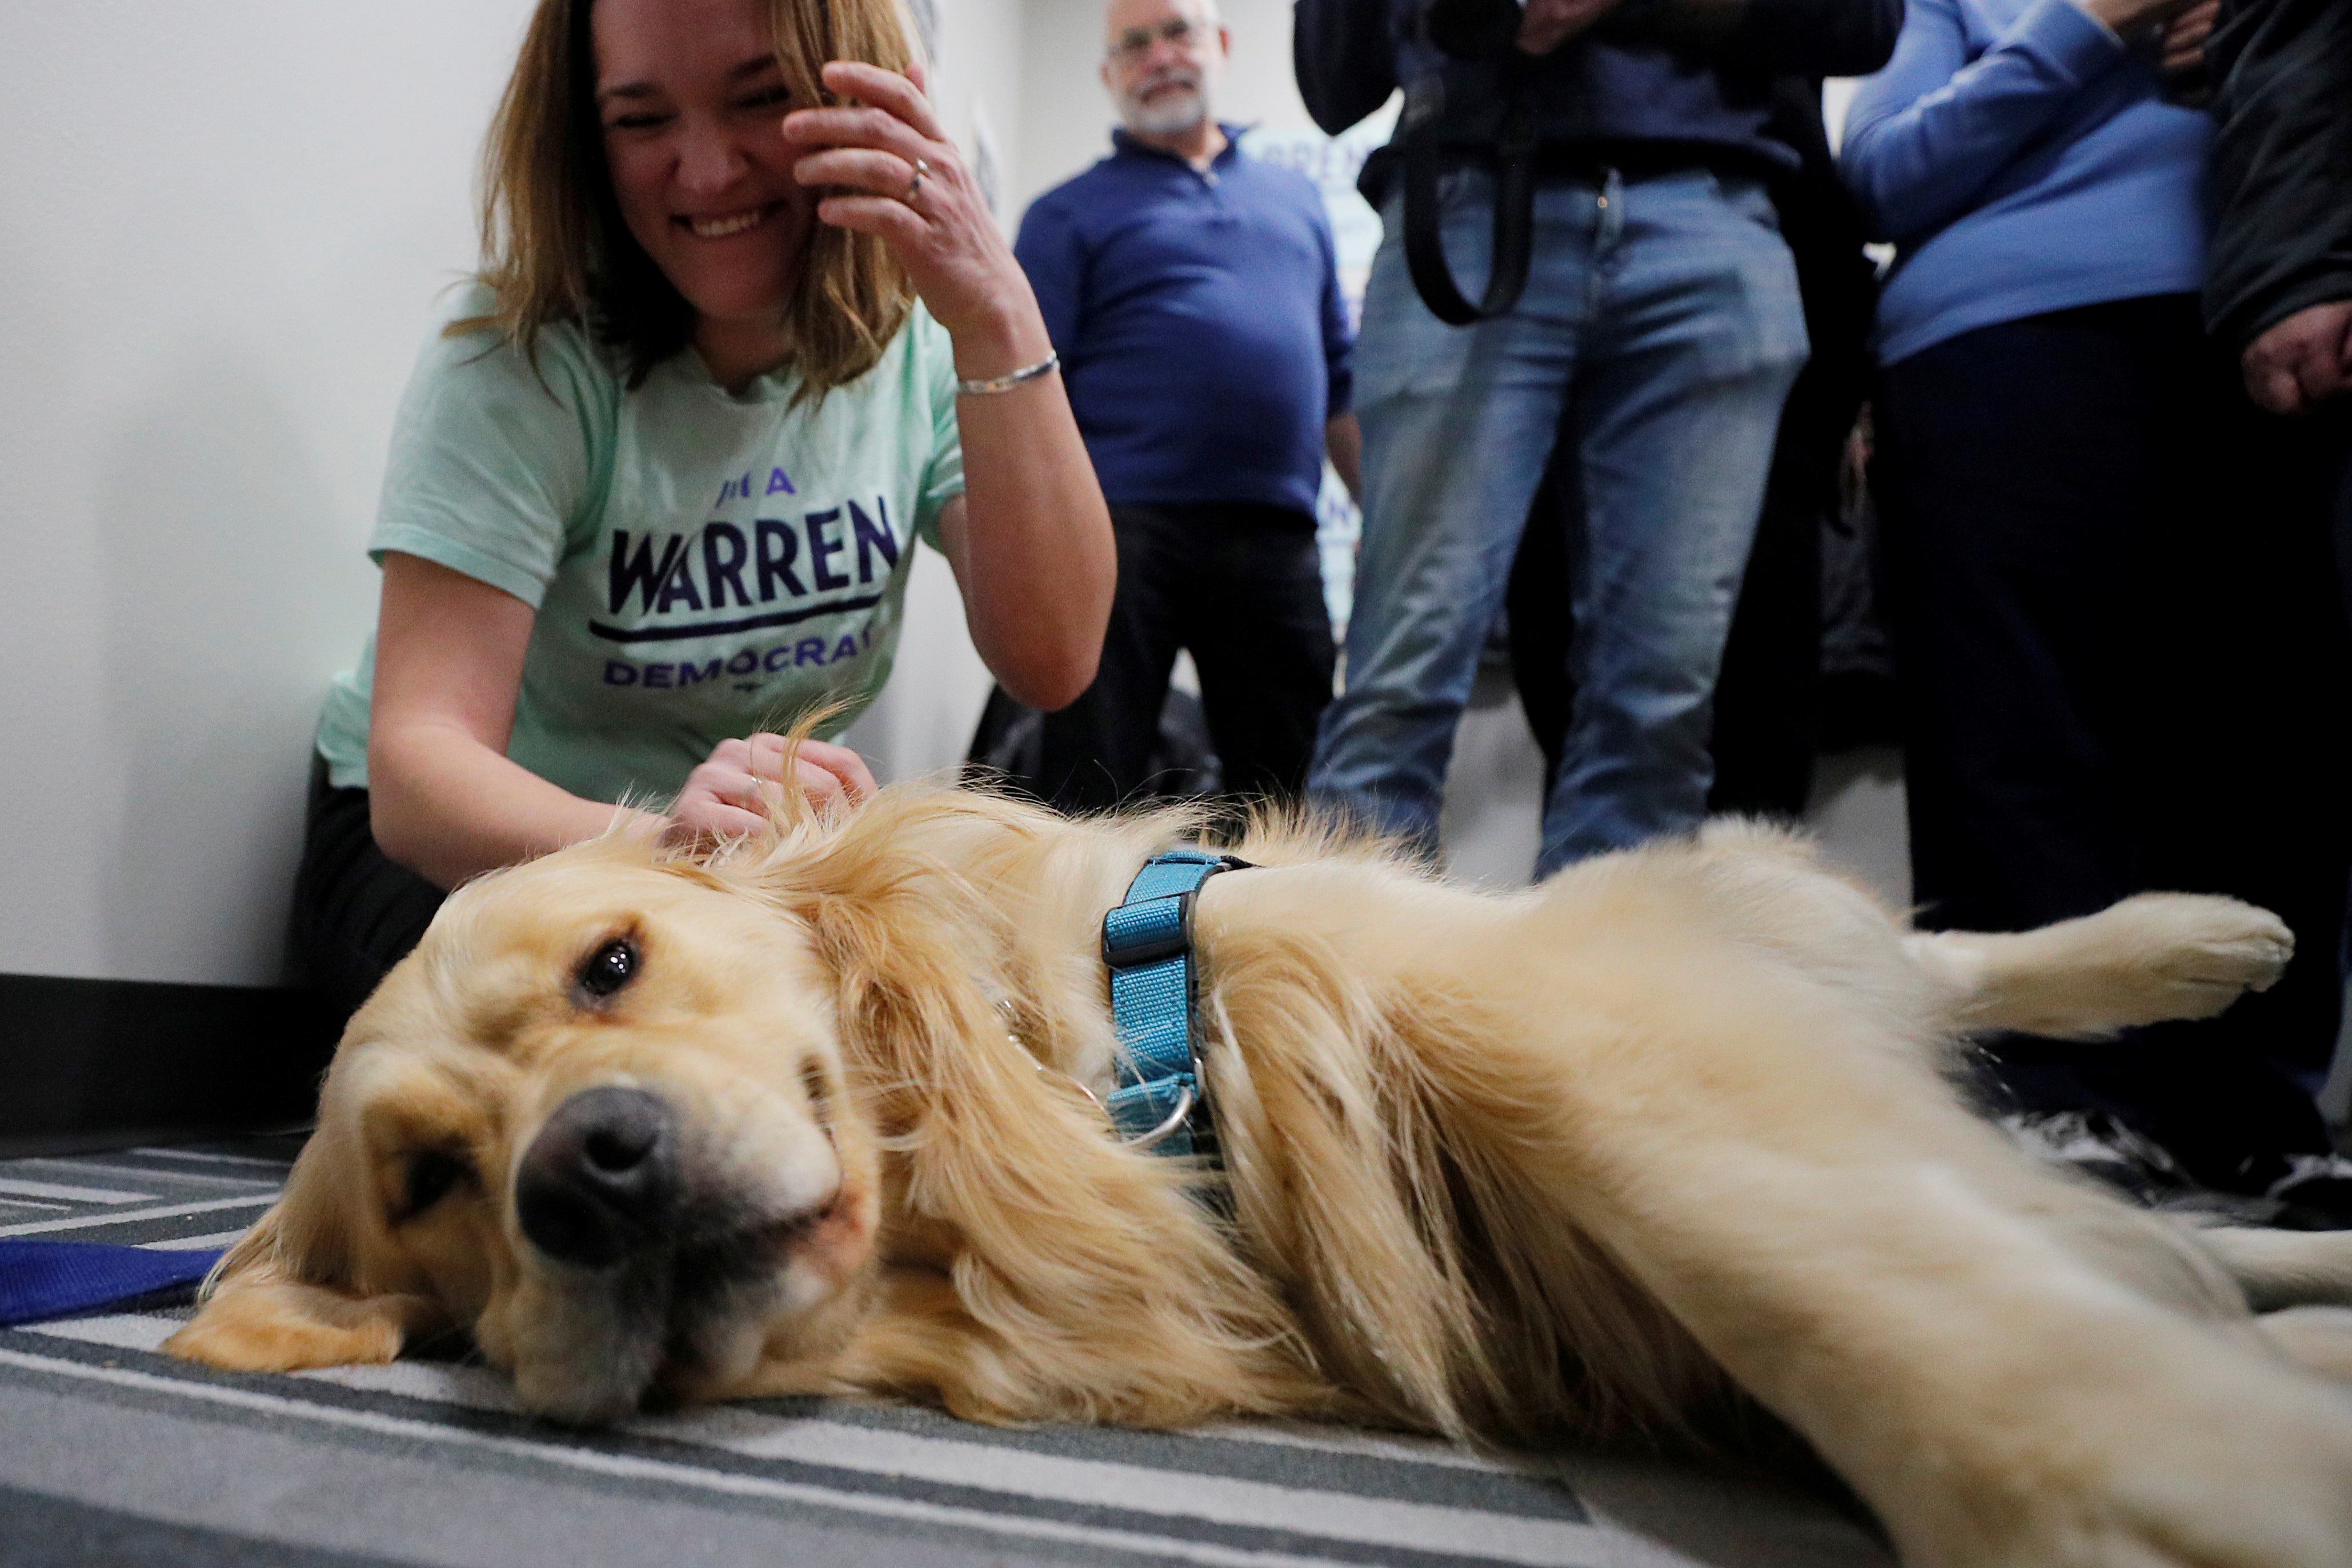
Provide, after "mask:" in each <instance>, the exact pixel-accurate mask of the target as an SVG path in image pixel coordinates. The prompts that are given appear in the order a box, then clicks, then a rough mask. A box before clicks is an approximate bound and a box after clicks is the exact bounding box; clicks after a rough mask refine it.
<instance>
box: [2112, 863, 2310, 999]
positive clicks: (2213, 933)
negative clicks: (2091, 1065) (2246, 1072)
mask: <svg viewBox="0 0 2352 1568" xmlns="http://www.w3.org/2000/svg"><path fill="white" fill-rule="evenodd" d="M2095 919H2097V920H2098V921H2099V922H2100V923H2101V924H2102V925H2110V924H2111V925H2113V927H2114V930H2113V932H2112V935H2113V936H2115V937H2116V938H2117V939H2118V940H2119V941H2120V942H2121V943H2122V944H2123V945H2124V946H2123V949H2122V951H2121V952H2119V953H2118V954H2117V957H2118V958H2119V960H2120V961H2121V963H2122V965H2123V966H2124V967H2126V968H2127V969H2128V970H2130V971H2132V973H2133V977H2134V979H2135V980H2136V981H2137V984H2135V985H2134V986H2133V987H2132V989H2133V990H2134V991H2135V992H2137V999H2138V1001H2139V1003H2140V1007H2139V1008H2138V1009H2135V1010H2137V1012H2139V1014H2140V1016H2138V1017H2136V1018H2131V1019H2122V1020H2119V1021H2124V1022H2130V1023H2158V1022H2161V1021H2162V1020H2164V1019H2201V1018H2210V1017H2212V1016H2213V1015H2214V1014H2215V1013H2218V1012H2220V1011H2221V1009H2224V1008H2226V1007H2228V1006H2229V1005H2230V1004H2231V1002H2234V1001H2236V1000H2237V999H2238V998H2240V997H2241V996H2243V995H2244V994H2245V993H2246V992H2248V991H2265V990H2268V989H2269V988H2271V987H2272V985H2273V984H2274V983H2275V982H2276V981H2277V979H2278V977H2279V976H2280V975H2281V974H2283V973H2284V972H2285V969H2286V966H2287V960H2288V959H2290V958H2292V957H2294V932H2292V931H2289V930H2288V929H2287V927H2286V922H2284V921H2283V920H2281V919H2280V918H2279V917H2278V916H2277V915H2273V914H2272V913H2271V912H2270V911H2269V910H2267V909H2257V908H2255V907H2254V906H2253V905H2252V904H2242V903H2240V902H2239V901H2238V900H2236V899H2234V898H2222V897H2220V896H2217V895H2215V894H2202V893H2143V894H2138V895H2137V896H2136V897H2132V898H2126V899H2125V900H2124V901H2123V902H2122V903H2121V904H2116V905H2115V906H2114V907H2113V908H2111V909H2109V910H2107V911H2106V912H2105V914H2104V915H2097V916H2095Z"/></svg>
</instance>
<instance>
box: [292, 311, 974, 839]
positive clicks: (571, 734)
mask: <svg viewBox="0 0 2352 1568" xmlns="http://www.w3.org/2000/svg"><path fill="white" fill-rule="evenodd" d="M487 306H488V297H487V295H486V294H484V293H482V292H481V291H479V290H478V289H477V290H469V291H467V297H466V298H461V299H459V300H457V301H456V302H455V309H454V311H453V313H452V315H451V317H450V319H463V318H464V317H467V316H475V315H479V314H481V313H482V312H483V311H484V310H485V309H486V308H487ZM797 384H798V383H797V379H796V378H795V377H794V376H793V372H792V371H791V370H790V369H789V368H787V369H786V370H784V371H779V372H777V373H775V374H773V375H771V376H762V377H761V378H759V379H757V380H755V381H754V382H752V383H751V385H750V386H749V387H747V388H745V389H744V390H743V391H742V392H740V393H730V392H727V391H726V390H725V389H723V388H722V387H720V386H719V384H718V383H717V382H714V381H712V380H711V378H710V374H709V371H708V370H706V369H705V367H704V365H703V363H702V361H701V358H700V356H698V355H697V354H695V353H694V352H692V351H691V350H688V351H685V352H682V353H679V354H677V355H675V356H673V357H672V358H670V359H668V360H666V361H663V362H662V363H661V364H659V365H657V366H656V367H655V369H654V370H653V371H652V373H651V374H650V375H648V376H647V377H646V380H645V382H644V383H643V384H642V385H640V386H638V387H637V388H635V390H631V389H630V388H629V387H628V386H627V385H626V382H625V378H624V376H623V374H622V371H621V368H620V363H619V361H618V358H617V356H616V355H615V354H614V351H613V350H609V349H607V348H605V347H604V346H603V345H600V344H598V343H597V342H595V341H594V340H593V339H592V338H591V337H590V336H589V334H588V333H587V332H585V331H584V330H583V329H580V328H579V327H576V326H572V325H569V324H566V325H561V326H557V327H553V328H551V329H547V330H545V331H544V332H542V333H541V336H540V340H539V350H538V357H537V373H536V374H534V373H533V366H532V364H531V362H530V361H529V360H527V359H526V358H525V356H524V355H523V353H522V351H521V350H520V349H518V348H516V347H515V346H514V345H513V344H511V343H509V342H507V341H505V340H503V339H501V338H500V337H499V336H497V335H496V334H493V333H488V332H481V333H474V334H470V335H468V336H466V337H462V338H455V339H452V338H443V337H441V336H439V335H438V334H436V336H435V337H434V339H433V340H432V341H431V342H430V343H428V344H427V345H426V347H425V352H424V355H423V357H422V358H421V359H420V360H419V361H418V363H417V367H416V373H415V376H414V377H413V378H412V379H411V381H410V382H409V385H408V391H407V393H406V395H405V396H404V398H403V399H402V401H401V405H400V413H399V416H398V419H397V421H396V422H395V423H394V428H393V438H392V452H391V456H390V458H389V462H388V466H387V468H386V471H385V474H384V482H383V503H382V506H381V507H380V509H379V512H378V514H377V517H376V525H375V531H374V532H373V534H372V535H371V536H370V537H369V540H368V551H369V553H370V554H371V555H373V557H374V558H375V559H377V561H378V562H381V561H382V560H383V553H384V552H385V551H387V550H400V551H403V552H404V553H406V554H409V555H415V556H421V557H423V558H425V559H427V560H432V561H436V562H438V563H439V564H441V565H443V566H446V567H448V568H450V569H451V570H455V571H460V572H463V573H465V574H466V575H467V576H468V577H471V578H477V579H478V580H481V581H483V582H487V583H489V584H490V585H492V586H493V587H496V588H499V589H503V590H505V591H507V592H509V593H511V594H513V595H514V596H515V597H516V598H518V599H520V600H521V601H523V602H524V603H526V604H529V605H530V606H531V607H532V608H533V609H534V610H536V611H537V612H538V619H537V621H536V622H534V623H533V625H532V627H531V634H530V647H529V650H528V652H527V653H526V654H525V657H524V661H523V672H522V685H521V690H520V692H519V693H518V694H517V695H516V698H515V717H514V732H513V736H512V738H511V739H510V740H509V742H508V745H507V755H508V756H509V757H510V758H513V759H514V760H515V761H517V762H519V763H520V764H521V765H522V766H523V767H525V768H530V770H531V771H532V772H533V773H536V774H538V775H539V776H540V777H541V778H543V779H549V780H551V782H553V783H556V784H559V785H561V786H562V787H563V788H564V789H569V790H571V791H572V793H574V794H576V795H581V796H584V797H586V798H588V799H590V800H619V799H621V798H622V797H623V796H624V795H625V794H626V795H629V796H631V797H632V798H635V799H646V798H649V797H666V796H667V795H670V794H672V793H674V792H675V791H676V790H677V789H678V788H679V786H681V785H682V784H684V783H685V781H686V776H687V775H688V773H689V772H691V771H692V770H693V769H694V768H695V766H696V765H697V764H698V763H700V762H701V761H702V760H703V759H704V758H706V757H708V756H709V753H710V748H711V747H713V746H715V745H717V744H718V743H719V741H721V740H725V739H727V738H729V737H733V736H741V735H749V734H751V733H752V732H754V731H756V730H762V729H769V730H774V729H782V728H785V727H789V726H790V725H791V724H792V722H793V719H794V718H795V717H797V716H799V715H801V714H803V713H804V712H806V711H807V710H809V709H810V708H812V707H814V706H818V705H821V704H825V703H834V702H838V703H841V704H843V705H845V706H844V710H843V712H842V714H841V715H840V716H838V717H836V718H835V719H833V720H831V721H830V722H829V723H828V724H827V725H826V727H825V729H824V734H826V735H827V736H831V735H835V734H838V733H839V732H840V730H841V729H842V728H843V727H845V726H846V725H847V724H848V722H849V719H850V717H851V716H854V715H855V714H856V712H857V711H858V710H859V709H861V708H863V707H864V706H866V704H867V703H869V702H871V701H872V700H873V698H874V696H875V695H876V694H877V692H879V691H880V690H881V689H882V685H883V682H884V681H886V680H887V679H888V677H889V674H890V663H891V658H892V654H893V652H894V651H895V649H896V646H897V643H898V627H899V622H900V618H901V614H902V605H903V601H904V599H905V596H906V588H907V573H908V570H909V569H910V568H911V567H912V566H913V564H914V546H915V540H916V538H918V537H920V538H925V539H928V540H929V541H930V543H931V544H932V545H934V546H935V547H936V546H937V544H938V543H939V537H938V526H939V517H940V510H941V509H942V508H943V507H946V506H947V504H948V503H949V502H950V501H951V500H953V499H954V498H955V497H958V496H960V495H961V494H962V493H963V450H962V447H961V444H960V443H959V441H958V437H957V433H956V417H955V364H954V360H953V357H952V350H951V349H950V344H949V341H948V335H947V333H946V331H945V330H944V329H941V328H940V325H939V323H937V322H936V321H934V320H932V319H931V318H930V317H929V314H927V313H926V312H925V311H924V310H923V309H922V308H921V307H920V306H918V307H917V308H916V309H915V311H914V314H913V316H912V318H911V319H909V320H908V323H907V325H906V327H905V328H904V329H901V330H900V332H899V333H898V337H897V338H895V339H894V340H892V341H891V343H890V346H889V347H888V349H887V350H885V351H884V352H883V355H882V358H881V361H879V362H878V363H877V364H876V365H875V367H874V368H873V369H872V370H870V371H866V374H864V375H863V376H860V377H859V378H858V379H857V380H856V381H855V382H851V383H849V384H848V385H847V386H844V387H839V388H836V389H835V390H834V391H833V392H831V393H829V394H828V395H827V396H825V397H824V400H823V401H822V402H816V403H814V404H813V405H812V404H810V403H806V402H803V403H802V404H800V405H799V406H797V407H794V406H792V404H791V398H792V393H793V389H794V387H795V386H796V385H797ZM374 662H375V639H374V637H373V635H371V636H370V637H369V639H368V641H367V644H366V646H365V648H364V649H363V650H362V653H361V656H360V663H359V667H358V668H357V669H355V670H353V671H352V672H351V673H350V674H344V675H341V676H338V677H337V678H336V681H335V683H334V687H333V690H332V691H331V693H330V694H329V695H328V699H327V707H326V711H325V713H324V714H323V715H322V716H320V723H319V750H320V754H321V755H323V756H324V757H325V758H326V759H327V764H328V769H329V777H330V779H331V780H332V782H333V783H334V784H336V785H337V786H338V787H352V786H362V787H363V786H364V785H365V784H366V782H367V732H368V692H369V685H370V682H371V679H372V677H373V669H374Z"/></svg>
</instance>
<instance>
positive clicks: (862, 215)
mask: <svg viewBox="0 0 2352 1568" xmlns="http://www.w3.org/2000/svg"><path fill="white" fill-rule="evenodd" d="M824 85H825V87H826V88H827V89H829V90H831V91H833V92H835V93H838V94H840V95H841V96H842V97H844V98H847V99H856V102H855V103H849V104H843V105H840V106H837V107H834V108H827V109H803V110H795V111H794V112H793V113H791V114H788V115H786V116H785V117H784V137H785V140H787V141H796V142H800V143H802V144H803V145H805V146H807V147H808V148H809V149H810V152H809V153H808V154H807V156H805V157H803V158H802V159H801V160H800V161H799V162H797V163H795V164H794V165H793V176H794V177H795V178H796V179H798V180H799V181H800V182H801V183H802V184H803V185H816V186H824V187H831V188H832V189H831V192H830V193H828V194H827V195H825V196H824V199H823V200H822V201H820V202H819V203H818V204H817V209H816V214H817V217H818V218H819V219H820V220H822V221H823V222H825V223H828V224H832V225H835V226H837V227H840V228H845V229H850V230H854V231H856V233H858V234H868V235H874V236H875V237H876V238H877V239H879V240H881V241H882V242H883V243H884V244H885V245H887V246H889V247H890V249H891V251H892V252H893V253H894V254H895V255H896V256H898V263H899V265H900V266H902V267H905V268H906V269H907V276H908V279H909V280H910V281H912V282H913V284H914V286H915V291H916V292H917V293H918V294H919V295H921V296H922V299H923V303H924V305H925V306H927V307H928V308H929V310H930V312H931V314H932V316H933V317H935V318H937V319H938V320H939V323H940V325H941V326H942V327H945V328H946V329H948V335H949V336H950V337H951V338H953V339H954V340H955V341H956V347H957V350H958V352H957V356H956V358H957V368H958V369H959V370H960V371H962V373H964V374H966V375H1001V374H1003V372H1005V371H1011V370H1014V369H1017V368H1018V366H1019V364H1021V363H1027V362H1029V361H1026V360H1022V361H1016V362H1015V363H1010V364H1003V365H992V364H987V363H986V362H985V361H986V358H987V350H989V349H990V348H992V347H995V346H998V345H1000V344H1001V346H1002V347H1003V350H1004V351H1005V352H1006V353H1007V354H1012V355H1017V354H1021V353H1024V352H1027V351H1028V350H1030V349H1033V348H1035V347H1036V345H1037V343H1039V342H1042V341H1043V340H1044V322H1043V320H1042V319H1039V318H1038V316H1037V304H1036V297H1035V296H1034V294H1032V293H1031V292H1030V289H1029V280H1028V278H1027V277H1025V276H1024V275H1023V273H1022V271H1021V264H1020V263H1019V262H1018V261H1016V260H1014V259H1013V250H1012V247H1011V246H1007V245H1006V244H1005V243H1004V236H1003V234H1002V233H1000V232H999V231H998V229H997V226H996V219H995V217H994V216H993V215H992V214H991V213H990V212H989V210H988V204H986V203H985V202H983V201H982V200H981V197H980V192H979V190H978V189H977V188H976V187H975V185H974V184H973V182H972V178H971V172H970V171H968V170H967V169H965V167H964V163H963V155H962V154H961V153H960V152H957V151H956V146H955V143H954V142H952V141H949V140H948V137H947V133H946V132H945V131H942V130H941V129H940V122H939V120H938V119H937V118H936V117H934V116H933V115H932V113H931V106H930V104H929V101H928V100H927V99H925V98H924V97H923V78H922V68H920V67H916V68H914V70H913V73H912V75H911V77H907V76H900V75H898V73H897V72H895V71H887V70H884V69H882V68H880V67H878V66H870V65H866V64H864V63H862V62H858V61H854V60H835V61H834V62H832V63H831V64H830V65H827V66H826V67H825V68H824ZM968 350H975V351H976V352H972V353H971V363H970V364H968V363H967V351H968ZM1035 357H1037V356H1036V355H1032V356H1031V358H1032V359H1034V358H1035ZM974 365H977V366H980V367H981V368H972V366H974Z"/></svg>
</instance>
